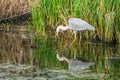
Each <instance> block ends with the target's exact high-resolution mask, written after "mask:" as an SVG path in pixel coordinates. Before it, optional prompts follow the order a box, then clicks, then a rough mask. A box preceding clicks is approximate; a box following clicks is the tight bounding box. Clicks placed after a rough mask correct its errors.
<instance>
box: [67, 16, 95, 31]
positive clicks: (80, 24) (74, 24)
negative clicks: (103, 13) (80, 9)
mask: <svg viewBox="0 0 120 80" xmlns="http://www.w3.org/2000/svg"><path fill="white" fill-rule="evenodd" d="M68 26H69V27H70V28H71V29H72V30H75V31H80V30H87V29H89V30H92V29H93V28H94V27H92V26H91V25H90V24H88V23H87V22H85V21H84V20H82V19H78V18H71V19H69V20H68Z"/></svg>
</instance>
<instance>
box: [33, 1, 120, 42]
mask: <svg viewBox="0 0 120 80" xmlns="http://www.w3.org/2000/svg"><path fill="white" fill-rule="evenodd" d="M119 5H120V1H119V0H109V1H108V0H97V1H96V0H39V4H38V5H37V7H35V6H36V5H32V10H31V11H32V21H33V25H34V26H35V28H36V30H37V31H40V33H43V34H46V33H47V32H48V31H53V30H55V29H56V27H57V26H58V25H59V24H62V25H65V24H67V20H68V19H69V18H70V17H78V18H81V19H83V20H85V21H86V22H88V23H90V24H91V25H93V26H94V27H95V28H96V31H97V34H98V36H99V38H100V40H101V41H102V42H112V41H113V39H117V41H118V42H120V36H119V35H120V32H119V30H120V27H119V24H120V23H119V21H120V14H119V12H120V6H119ZM53 33H55V32H53ZM84 34H85V36H86V37H87V39H90V37H91V36H92V34H93V33H92V32H89V31H86V32H84ZM46 35H47V34H46Z"/></svg>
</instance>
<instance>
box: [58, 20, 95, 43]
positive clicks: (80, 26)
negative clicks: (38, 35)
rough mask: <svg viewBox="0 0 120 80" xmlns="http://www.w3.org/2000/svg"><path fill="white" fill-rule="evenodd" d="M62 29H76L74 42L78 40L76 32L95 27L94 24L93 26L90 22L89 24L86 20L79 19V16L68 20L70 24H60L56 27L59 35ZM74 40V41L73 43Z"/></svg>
mask: <svg viewBox="0 0 120 80" xmlns="http://www.w3.org/2000/svg"><path fill="white" fill-rule="evenodd" d="M60 30H62V31H66V30H73V31H74V35H75V36H74V37H75V38H74V40H73V42H74V41H75V40H76V32H77V31H83V30H93V31H94V30H95V28H94V27H93V26H91V25H90V24H88V23H87V22H86V21H84V20H82V19H79V18H70V19H69V20H68V24H67V25H66V26H65V27H64V26H62V25H60V26H58V27H57V29H56V36H58V33H59V32H60ZM73 42H72V43H73Z"/></svg>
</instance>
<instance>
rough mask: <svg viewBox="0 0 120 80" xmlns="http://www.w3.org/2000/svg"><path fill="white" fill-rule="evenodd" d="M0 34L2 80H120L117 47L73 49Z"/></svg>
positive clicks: (88, 44)
mask: <svg viewBox="0 0 120 80" xmlns="http://www.w3.org/2000/svg"><path fill="white" fill-rule="evenodd" d="M0 33H1V36H0V79H1V80H119V79H120V78H119V77H120V64H119V63H120V47H119V46H118V45H105V44H100V43H91V42H82V43H77V44H74V45H70V41H69V40H68V41H67V39H66V41H60V40H59V41H56V40H55V39H54V37H52V38H49V37H47V38H46V37H45V38H42V37H41V38H39V39H31V38H25V37H23V36H22V37H21V36H18V35H16V34H13V33H3V32H0ZM31 43H32V44H31ZM33 43H34V44H33ZM36 45H37V47H36ZM31 46H32V47H33V48H31Z"/></svg>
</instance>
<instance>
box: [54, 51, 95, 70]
mask: <svg viewBox="0 0 120 80" xmlns="http://www.w3.org/2000/svg"><path fill="white" fill-rule="evenodd" d="M56 57H57V59H58V60H59V61H66V62H67V63H68V69H69V70H73V71H82V70H85V69H87V68H89V67H90V66H92V65H95V62H89V61H82V60H77V59H68V58H66V57H65V56H62V57H60V56H59V54H58V53H57V54H56Z"/></svg>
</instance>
